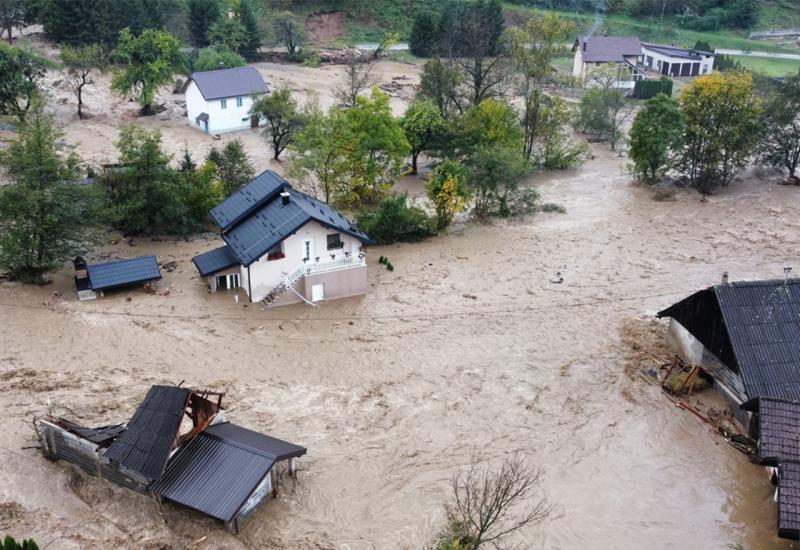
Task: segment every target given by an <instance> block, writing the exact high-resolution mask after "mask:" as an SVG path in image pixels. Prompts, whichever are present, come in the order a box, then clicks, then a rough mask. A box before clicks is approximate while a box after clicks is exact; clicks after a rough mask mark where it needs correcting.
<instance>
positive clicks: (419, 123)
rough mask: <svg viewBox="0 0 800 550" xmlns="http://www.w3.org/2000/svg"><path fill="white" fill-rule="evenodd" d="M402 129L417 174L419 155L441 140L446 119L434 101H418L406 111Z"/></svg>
mask: <svg viewBox="0 0 800 550" xmlns="http://www.w3.org/2000/svg"><path fill="white" fill-rule="evenodd" d="M400 127H401V128H402V129H403V133H404V134H405V136H406V139H407V140H408V143H409V145H410V147H411V168H412V170H413V173H414V174H416V173H417V159H418V158H419V155H420V154H422V153H423V152H425V151H427V150H429V148H430V147H431V146H433V145H434V144H435V143H436V141H437V140H439V139H441V137H442V135H443V134H444V132H445V130H446V129H447V128H446V123H445V120H444V117H443V116H442V113H441V112H440V111H439V109H438V107H437V106H436V104H435V103H433V101H431V100H429V99H418V100H416V101H414V102H413V103H412V104H411V105H409V106H408V109H406V112H405V113H404V114H403V117H402V118H401V119H400Z"/></svg>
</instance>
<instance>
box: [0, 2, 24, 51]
mask: <svg viewBox="0 0 800 550" xmlns="http://www.w3.org/2000/svg"><path fill="white" fill-rule="evenodd" d="M25 8H26V2H25V1H24V0H0V40H1V39H2V38H3V31H5V33H6V36H7V38H8V43H9V44H11V42H12V40H13V39H12V36H13V32H14V31H13V29H14V28H18V29H20V30H21V29H22V28H23V27H24V26H25V19H26V18H25V11H26V10H25Z"/></svg>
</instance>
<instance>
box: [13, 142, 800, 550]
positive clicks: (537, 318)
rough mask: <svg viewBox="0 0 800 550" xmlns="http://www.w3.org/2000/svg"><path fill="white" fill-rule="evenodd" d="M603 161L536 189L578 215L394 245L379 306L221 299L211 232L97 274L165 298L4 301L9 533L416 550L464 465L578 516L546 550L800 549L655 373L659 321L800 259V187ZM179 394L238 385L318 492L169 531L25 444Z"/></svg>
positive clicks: (80, 541)
mask: <svg viewBox="0 0 800 550" xmlns="http://www.w3.org/2000/svg"><path fill="white" fill-rule="evenodd" d="M594 149H595V154H596V155H597V158H595V159H593V160H592V161H590V162H588V163H587V164H586V165H585V167H584V168H582V169H580V170H578V171H575V172H568V173H559V174H554V175H552V174H541V175H538V176H536V177H535V178H533V179H532V180H531V182H530V183H531V184H533V185H535V186H537V188H538V189H539V191H540V192H541V194H542V196H543V199H544V200H547V201H554V202H557V203H560V204H563V205H564V206H566V208H567V213H566V214H536V215H534V216H530V217H526V218H523V219H517V220H510V221H500V222H496V223H494V224H491V225H475V224H473V225H467V226H463V227H461V228H459V229H457V230H455V231H454V232H453V233H452V234H450V235H447V236H442V237H437V238H435V239H431V240H429V241H426V242H423V243H418V244H402V245H396V246H388V247H376V248H374V249H372V250H370V253H369V263H370V268H369V269H370V273H369V276H370V280H371V288H370V291H369V294H368V295H366V296H364V297H362V298H357V299H347V300H342V301H336V302H331V303H326V304H324V305H323V306H321V307H319V308H310V307H308V306H302V307H301V306H292V307H288V308H277V309H272V310H264V309H262V308H261V307H260V306H256V305H249V306H247V307H245V305H244V303H240V304H238V305H237V304H236V303H234V301H233V297H232V295H231V294H226V293H218V294H215V295H209V294H208V293H207V292H206V290H205V287H204V285H203V284H202V282H201V281H200V280H199V279H198V278H197V277H196V274H195V271H194V268H193V266H192V264H191V262H190V258H191V256H192V255H194V254H196V253H198V252H200V251H203V250H207V249H209V248H210V247H211V246H213V245H214V241H213V237H208V239H211V240H208V239H194V240H190V241H175V240H169V241H159V242H151V241H149V240H139V241H137V242H135V243H134V244H135V246H133V247H131V246H129V245H128V244H126V243H125V242H122V243H119V244H114V245H110V244H109V245H105V246H102V247H100V248H99V249H98V250H96V251H95V253H94V255H93V256H92V258H93V259H96V258H97V257H99V255H100V254H101V253H102V252H105V253H110V254H111V257H116V256H126V255H134V254H142V253H156V254H157V255H158V257H159V260H160V261H161V262H175V265H176V269H175V270H174V271H172V272H165V273H164V285H165V288H167V289H169V291H170V292H169V295H167V296H158V295H148V294H145V293H143V292H141V291H140V290H131V291H128V292H118V293H113V294H109V295H107V296H106V297H105V298H104V299H102V300H97V301H94V302H84V303H79V302H77V300H76V298H75V295H74V292H73V290H72V287H71V280H70V276H71V274H70V271H69V270H68V269H66V268H65V269H64V270H63V271H62V272H60V273H58V274H57V275H56V276H55V280H54V282H53V284H51V285H49V286H45V287H33V288H32V287H23V286H20V285H17V284H12V283H8V282H6V283H3V284H1V285H0V324H1V325H2V327H3V330H2V333H1V335H0V342H1V343H2V346H1V349H2V353H0V388H1V389H2V392H0V405H2V410H3V411H4V416H5V428H4V430H3V431H2V432H0V446H2V449H0V460H2V464H3V466H2V469H0V531H8V532H11V533H15V534H17V535H19V536H23V535H24V536H35V537H36V538H37V540H39V541H42V542H44V543H47V542H49V541H51V540H53V541H55V542H53V544H52V546H51V548H66V549H71V548H76V549H77V548H84V549H87V548H112V547H118V548H134V547H136V548H185V547H187V546H189V545H191V543H192V542H193V541H196V540H197V539H200V538H201V537H203V536H206V537H207V538H206V539H205V540H204V541H203V542H201V543H198V544H196V545H194V546H189V547H192V548H341V549H360V548H365V549H367V548H420V547H422V546H424V544H425V543H426V542H428V541H429V540H430V538H431V537H432V535H433V534H434V533H435V531H436V529H437V528H438V526H439V525H440V522H441V521H442V520H443V517H444V516H443V503H444V502H445V501H446V499H447V497H448V487H449V485H448V479H449V477H450V476H451V475H452V474H453V472H454V471H456V470H457V469H458V468H459V467H461V466H464V465H466V464H468V463H469V461H470V460H471V459H472V457H475V456H477V457H480V459H481V460H483V461H486V462H487V463H492V464H493V463H497V462H498V461H500V460H502V459H503V457H506V456H508V455H509V454H511V453H515V452H520V453H523V454H524V455H525V456H526V457H528V458H529V459H530V460H531V461H532V462H533V463H536V464H539V465H541V466H542V467H543V468H544V470H545V475H544V481H543V483H542V486H541V492H540V495H541V496H546V497H547V498H548V500H549V501H551V502H552V503H554V504H555V505H556V511H555V513H554V514H553V515H552V516H551V517H550V518H549V519H548V520H547V521H546V522H545V523H543V524H541V525H540V526H538V527H534V528H531V529H530V530H528V531H526V532H524V533H523V538H522V539H521V540H520V542H522V543H523V546H525V547H537V548H565V549H567V548H609V549H611V548H728V547H729V545H731V544H742V545H743V547H744V548H747V549H756V548H763V549H772V548H774V549H786V548H791V547H792V546H791V544H790V543H788V542H786V541H782V540H780V539H778V538H777V536H776V507H775V504H774V503H773V501H772V488H771V486H770V484H769V483H768V481H767V476H766V474H765V471H764V470H763V469H762V468H761V467H759V466H756V465H753V464H751V463H750V462H749V461H748V460H747V458H746V457H745V456H744V455H742V454H740V453H739V452H738V451H736V450H734V449H733V448H732V447H730V446H729V445H728V444H727V443H725V442H724V441H723V440H722V439H720V438H719V437H717V436H715V435H713V434H712V433H710V432H709V428H708V427H707V426H705V425H703V424H701V423H700V422H699V421H698V420H697V419H695V417H693V416H692V415H690V414H689V413H687V412H685V411H681V410H679V409H677V408H676V407H675V406H674V405H672V403H671V402H670V401H669V400H667V399H666V398H665V397H664V396H662V395H661V393H660V391H659V390H658V389H657V388H656V387H654V386H653V385H651V384H648V383H647V382H646V381H645V380H643V379H642V377H640V376H637V375H636V372H637V370H638V369H639V367H640V365H641V366H644V365H645V363H647V361H648V360H647V359H645V358H644V356H645V355H646V353H647V352H648V351H653V352H655V353H663V352H664V350H663V346H662V345H661V342H662V336H663V332H664V325H663V324H661V323H655V322H653V321H651V320H649V319H650V318H651V317H652V315H653V314H654V313H655V312H656V311H657V310H659V309H660V308H662V307H665V306H667V305H669V304H671V303H673V302H674V301H676V300H678V299H680V298H681V297H682V296H684V295H686V294H688V293H690V292H692V291H694V290H696V289H699V288H702V287H704V286H706V285H709V284H713V283H715V282H717V280H718V279H719V278H720V274H721V273H722V272H723V271H729V272H730V276H731V279H732V280H736V279H746V278H755V277H778V276H781V275H782V268H783V266H784V265H786V264H792V263H794V265H796V266H800V257H798V250H799V249H798V244H799V243H800V194H798V191H797V189H796V188H788V187H783V186H778V185H774V184H773V183H769V182H767V181H765V180H759V179H757V178H751V179H746V180H742V181H737V182H735V183H734V184H733V185H732V186H731V187H730V188H728V189H725V190H723V191H722V192H721V193H720V194H719V195H716V196H712V197H710V198H709V200H708V201H707V202H700V200H699V195H697V194H696V193H694V192H690V191H679V192H678V194H677V196H676V198H675V200H674V201H667V202H656V201H654V200H653V199H652V198H651V194H650V192H649V191H648V190H646V189H641V188H636V187H634V186H632V185H631V184H630V183H629V182H628V181H627V179H626V177H625V176H624V175H623V173H622V164H623V162H622V159H621V158H619V157H618V156H616V155H615V154H613V153H611V152H609V151H607V149H606V148H605V147H603V146H598V147H595V148H594ZM407 183H408V187H409V188H411V189H412V191H413V190H414V189H419V184H418V183H414V182H413V181H410V182H407ZM379 255H386V256H388V257H389V258H390V260H391V261H392V263H393V264H394V265H395V267H396V269H395V271H394V272H388V271H387V270H385V269H384V268H383V267H382V266H380V265H379V264H378V263H377V258H378V256H379ZM556 271H561V272H562V274H563V276H564V282H563V283H562V284H553V283H551V282H550V279H551V278H552V277H554V273H555V272H556ZM54 292H58V293H60V296H55V295H54ZM243 302H244V301H243ZM631 342H634V343H635V347H638V348H646V347H647V346H650V347H653V348H655V349H653V350H648V349H643V350H640V351H643V353H640V354H638V355H637V354H636V353H632V351H631ZM626 365H627V368H626ZM181 380H186V381H187V383H189V384H191V385H194V386H200V387H210V388H213V389H219V390H224V391H227V392H228V395H227V397H226V402H227V404H228V405H229V406H230V411H229V418H232V419H235V421H237V422H240V423H242V424H244V425H246V426H248V427H251V428H254V429H258V430H264V431H267V432H269V433H272V434H274V435H276V436H278V437H282V438H286V439H289V440H291V441H294V442H297V443H301V444H303V445H305V446H307V447H308V449H309V452H308V455H307V457H304V459H303V460H302V461H301V471H300V475H299V479H298V481H297V482H296V483H294V482H288V483H287V484H285V485H284V486H283V492H282V494H281V495H280V497H279V498H278V499H276V500H273V501H271V502H269V503H268V504H267V505H266V506H264V507H263V508H261V509H260V510H259V511H258V513H257V514H256V516H255V519H254V520H253V521H252V522H251V523H250V524H249V525H248V526H247V527H246V529H245V530H244V531H243V532H242V533H241V534H240V535H239V536H238V537H234V536H233V535H230V534H228V533H226V532H224V531H223V530H222V529H221V528H220V527H219V526H217V525H216V524H214V523H213V522H211V521H210V520H207V519H205V518H202V517H200V516H199V515H197V514H194V513H192V512H189V511H184V510H178V509H177V508H173V507H170V506H167V507H166V509H165V514H166V519H167V523H166V525H165V524H164V523H163V521H162V519H161V517H160V515H159V513H158V510H157V507H156V505H155V503H154V502H153V501H152V500H149V499H148V498H146V497H143V496H140V495H136V494H133V493H131V492H128V491H126V490H124V489H121V488H118V487H115V486H112V485H110V484H109V483H106V482H104V481H101V480H97V479H93V478H90V477H88V476H86V475H84V474H80V473H75V472H73V471H72V470H71V469H70V468H68V467H66V466H64V465H62V464H56V465H54V464H51V463H48V462H46V461H44V460H43V459H42V458H41V456H40V455H39V454H38V452H37V451H36V450H35V449H32V448H29V447H30V446H33V445H35V441H34V439H33V434H32V430H31V429H30V427H29V424H28V421H29V420H30V418H31V417H32V416H33V415H35V414H42V413H44V412H46V411H47V410H48V407H54V408H55V410H56V411H57V412H59V413H61V414H65V415H69V416H73V417H76V418H79V419H82V420H84V421H86V422H87V423H90V424H91V423H93V422H109V421H122V420H124V419H126V418H127V417H128V416H129V415H130V413H131V411H132V410H133V408H134V407H135V406H136V403H137V402H138V400H139V399H140V398H141V397H142V395H143V394H144V392H145V391H146V389H147V387H148V386H149V385H150V384H153V383H165V382H167V383H168V382H173V383H177V382H180V381H181Z"/></svg>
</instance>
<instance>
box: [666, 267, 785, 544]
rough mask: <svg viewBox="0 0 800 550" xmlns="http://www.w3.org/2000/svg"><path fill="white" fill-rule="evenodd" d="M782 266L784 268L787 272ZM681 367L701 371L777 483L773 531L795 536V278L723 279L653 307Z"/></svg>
mask: <svg viewBox="0 0 800 550" xmlns="http://www.w3.org/2000/svg"><path fill="white" fill-rule="evenodd" d="M787 274H788V272H787ZM658 317H661V318H664V317H667V318H669V329H668V336H667V338H668V340H669V343H670V345H671V347H672V349H673V350H674V351H675V353H676V356H677V359H678V361H679V363H680V366H681V368H684V369H690V370H691V371H695V370H697V371H699V372H702V373H703V374H704V375H705V376H707V377H709V378H710V379H711V380H713V384H714V387H715V388H716V389H717V390H718V391H719V392H720V394H721V395H722V396H723V397H724V398H725V400H726V401H727V402H728V404H729V405H730V412H731V413H732V415H733V417H734V418H735V419H736V421H737V423H738V424H739V425H740V426H741V428H742V430H743V432H744V433H746V434H747V435H748V436H749V437H750V438H751V439H752V440H753V441H754V442H755V457H754V458H755V460H756V461H757V462H758V463H760V464H762V465H764V466H765V467H766V468H767V469H768V471H769V474H770V478H771V480H772V481H773V483H775V484H776V495H775V500H776V501H777V503H778V534H779V536H781V537H784V538H790V539H795V540H797V539H798V538H800V279H790V278H788V277H787V278H785V279H776V280H766V281H742V282H732V283H728V282H723V283H722V284H719V285H715V286H712V287H709V288H707V289H705V290H701V291H699V292H696V293H695V294H692V295H691V296H689V297H687V298H685V299H683V300H681V301H680V302H678V303H676V304H674V305H672V306H671V307H669V308H667V309H665V310H663V311H661V312H659V313H658Z"/></svg>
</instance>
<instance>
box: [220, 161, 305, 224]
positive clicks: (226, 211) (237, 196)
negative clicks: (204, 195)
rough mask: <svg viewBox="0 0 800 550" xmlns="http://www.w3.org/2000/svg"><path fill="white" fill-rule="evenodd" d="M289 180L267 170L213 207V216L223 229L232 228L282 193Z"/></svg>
mask: <svg viewBox="0 0 800 550" xmlns="http://www.w3.org/2000/svg"><path fill="white" fill-rule="evenodd" d="M287 185H289V182H288V181H286V180H285V179H283V178H282V177H280V176H279V175H278V174H276V173H275V172H273V171H272V170H266V171H264V172H262V173H261V174H259V175H258V176H256V177H255V178H254V179H253V180H252V181H251V182H250V183H248V184H247V185H245V186H244V187H242V188H241V189H239V190H238V191H235V192H233V193H232V194H231V195H230V196H229V197H228V198H226V199H225V200H224V201H222V202H221V203H219V204H218V205H217V206H215V207H214V208H212V209H211V218H212V219H213V220H214V223H216V224H217V225H218V226H219V228H220V229H221V230H222V231H226V230H228V229H230V228H231V227H232V226H233V225H235V224H237V223H239V222H240V221H242V220H243V219H244V218H246V217H247V216H248V215H250V214H252V213H253V212H254V211H255V210H257V209H258V208H259V207H260V206H262V205H264V204H265V203H267V202H268V201H270V200H271V199H273V198H274V197H275V196H276V195H278V193H280V192H281V191H282V190H283V188H284V187H285V186H287Z"/></svg>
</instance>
